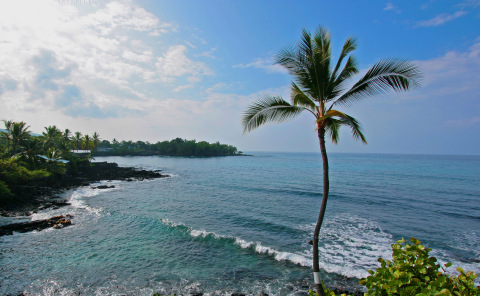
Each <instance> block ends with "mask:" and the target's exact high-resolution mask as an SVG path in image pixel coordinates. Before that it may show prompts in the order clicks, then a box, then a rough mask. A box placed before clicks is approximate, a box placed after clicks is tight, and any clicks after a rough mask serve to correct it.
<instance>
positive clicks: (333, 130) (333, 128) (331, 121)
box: [325, 117, 342, 144]
mask: <svg viewBox="0 0 480 296" xmlns="http://www.w3.org/2000/svg"><path fill="white" fill-rule="evenodd" d="M341 125H342V124H341V121H340V120H338V119H335V118H333V117H330V118H328V119H326V122H325V131H326V132H327V134H328V135H329V136H330V139H331V140H332V143H334V144H338V140H340V126H341Z"/></svg>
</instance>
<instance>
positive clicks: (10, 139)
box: [2, 120, 30, 156]
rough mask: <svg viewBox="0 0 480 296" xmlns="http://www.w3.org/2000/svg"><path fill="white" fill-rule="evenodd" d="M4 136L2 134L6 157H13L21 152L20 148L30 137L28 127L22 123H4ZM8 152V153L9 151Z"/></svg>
mask: <svg viewBox="0 0 480 296" xmlns="http://www.w3.org/2000/svg"><path fill="white" fill-rule="evenodd" d="M4 123H5V129H6V130H7V133H6V134H2V136H3V137H4V138H5V142H6V144H7V156H14V155H16V154H17V153H18V152H20V150H21V146H22V145H23V144H24V143H25V141H26V140H27V138H28V137H29V136H30V131H28V129H29V128H30V126H27V124H26V123H25V122H23V121H19V122H15V121H10V120H8V121H5V120H4ZM9 150H10V151H9Z"/></svg>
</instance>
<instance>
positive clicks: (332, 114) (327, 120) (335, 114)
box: [317, 110, 367, 144]
mask: <svg viewBox="0 0 480 296" xmlns="http://www.w3.org/2000/svg"><path fill="white" fill-rule="evenodd" d="M321 121H323V122H324V126H325V129H326V130H327V131H329V132H330V133H331V132H332V131H335V132H337V133H338V129H339V128H340V126H342V125H347V126H349V127H350V129H351V130H352V136H353V139H355V140H361V141H362V142H363V143H365V144H367V140H366V138H365V136H364V135H363V133H362V129H361V127H360V123H359V122H358V121H357V120H356V119H355V118H353V117H352V116H350V115H347V114H345V113H343V112H340V111H338V110H328V112H327V113H326V114H325V115H324V116H322V117H319V118H318V119H317V122H321ZM332 123H334V124H336V126H334V127H329V126H328V125H329V124H332ZM332 141H333V142H334V143H335V144H336V143H338V135H337V136H336V137H335V138H334V137H333V136H332Z"/></svg>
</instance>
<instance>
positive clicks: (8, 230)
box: [0, 215, 73, 236]
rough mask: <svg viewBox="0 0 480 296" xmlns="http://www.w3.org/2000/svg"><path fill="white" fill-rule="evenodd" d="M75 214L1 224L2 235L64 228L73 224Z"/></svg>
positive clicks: (0, 233)
mask: <svg viewBox="0 0 480 296" xmlns="http://www.w3.org/2000/svg"><path fill="white" fill-rule="evenodd" d="M72 218H73V216H71V215H66V216H56V217H52V218H50V219H45V220H38V221H29V222H21V223H13V224H7V225H2V226H0V236H3V235H12V234H13V233H14V232H18V233H25V232H29V231H34V230H36V231H41V230H44V229H46V228H50V227H53V228H63V227H67V226H70V225H72V222H71V219H72Z"/></svg>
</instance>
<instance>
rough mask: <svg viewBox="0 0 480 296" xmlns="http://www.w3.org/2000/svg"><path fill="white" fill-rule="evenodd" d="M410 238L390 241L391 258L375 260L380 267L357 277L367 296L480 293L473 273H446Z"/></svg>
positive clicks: (423, 248) (475, 275) (425, 250)
mask: <svg viewBox="0 0 480 296" xmlns="http://www.w3.org/2000/svg"><path fill="white" fill-rule="evenodd" d="M410 241H411V243H410V242H406V241H405V240H404V239H402V240H399V241H397V243H395V244H392V249H393V254H392V258H393V261H390V260H384V259H383V258H380V259H378V262H380V264H381V267H380V268H378V269H377V270H376V271H372V270H369V271H368V272H369V273H370V276H368V277H367V278H363V279H361V280H360V284H362V285H364V286H366V287H367V288H368V293H367V295H382V296H383V295H424V296H427V295H458V296H463V295H466V296H469V295H480V287H475V284H474V280H475V278H476V277H477V276H478V275H477V274H475V273H473V272H472V271H469V272H465V271H464V270H463V269H461V268H460V267H459V268H457V271H458V272H459V273H460V275H458V276H449V275H448V274H445V269H444V268H443V267H441V266H440V264H438V263H437V258H435V257H432V256H429V252H430V251H431V250H432V249H430V248H425V247H424V246H423V245H421V244H420V241H419V240H417V239H415V238H411V239H410ZM451 265H452V264H451V263H447V264H445V268H448V267H450V266H451Z"/></svg>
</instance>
